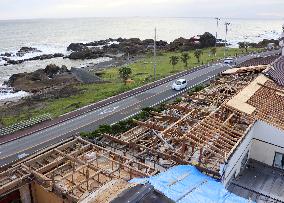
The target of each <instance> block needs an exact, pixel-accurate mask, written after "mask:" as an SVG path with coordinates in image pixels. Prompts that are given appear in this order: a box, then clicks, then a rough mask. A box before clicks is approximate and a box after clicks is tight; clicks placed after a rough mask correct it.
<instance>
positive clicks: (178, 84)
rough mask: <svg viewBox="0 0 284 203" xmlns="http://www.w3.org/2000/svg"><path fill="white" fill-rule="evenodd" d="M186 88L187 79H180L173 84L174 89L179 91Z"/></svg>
mask: <svg viewBox="0 0 284 203" xmlns="http://www.w3.org/2000/svg"><path fill="white" fill-rule="evenodd" d="M186 86H187V81H186V80H185V79H178V80H176V81H175V82H174V83H173V84H172V89H173V90H177V91H179V90H182V89H184V88H186Z"/></svg>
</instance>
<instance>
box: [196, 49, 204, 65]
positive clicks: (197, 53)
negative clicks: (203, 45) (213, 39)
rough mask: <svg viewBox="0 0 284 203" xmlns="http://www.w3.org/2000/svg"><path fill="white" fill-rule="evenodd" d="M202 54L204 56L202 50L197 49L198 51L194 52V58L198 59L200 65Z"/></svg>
mask: <svg viewBox="0 0 284 203" xmlns="http://www.w3.org/2000/svg"><path fill="white" fill-rule="evenodd" d="M201 54H203V52H202V50H201V49H196V50H195V51H194V56H195V57H196V59H197V61H198V63H200V56H201Z"/></svg>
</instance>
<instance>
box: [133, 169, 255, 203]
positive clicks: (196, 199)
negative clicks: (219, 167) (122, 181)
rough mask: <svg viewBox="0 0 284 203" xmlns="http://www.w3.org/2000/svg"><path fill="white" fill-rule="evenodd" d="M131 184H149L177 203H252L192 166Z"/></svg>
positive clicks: (137, 180) (134, 180)
mask: <svg viewBox="0 0 284 203" xmlns="http://www.w3.org/2000/svg"><path fill="white" fill-rule="evenodd" d="M130 182H131V183H138V184H145V183H150V184H151V185H153V186H154V188H155V189H156V190H158V191H160V192H161V193H163V194H164V195H165V196H167V197H168V198H170V199H172V200H173V201H175V202H178V203H189V202H190V203H203V202H204V203H211V202H212V203H215V202H218V203H219V202H220V203H221V202H222V203H233V202H234V203H236V202H238V203H243V202H252V201H249V200H247V199H244V198H242V197H239V196H237V195H235V194H232V193H230V192H229V191H228V190H226V189H225V187H224V186H223V185H222V183H220V182H218V181H217V180H215V179H213V178H211V177H209V176H206V175H205V174H203V173H201V172H200V171H199V170H198V169H196V168H195V167H194V166H190V165H186V166H184V165H181V166H175V167H172V168H170V169H169V170H167V171H165V172H163V173H159V174H158V175H155V176H152V177H149V178H142V179H139V178H136V179H132V180H131V181H130Z"/></svg>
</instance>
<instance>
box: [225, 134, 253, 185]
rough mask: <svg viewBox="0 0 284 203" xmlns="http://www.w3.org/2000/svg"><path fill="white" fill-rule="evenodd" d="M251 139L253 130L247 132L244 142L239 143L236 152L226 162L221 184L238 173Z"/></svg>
mask: <svg viewBox="0 0 284 203" xmlns="http://www.w3.org/2000/svg"><path fill="white" fill-rule="evenodd" d="M252 138H253V129H251V130H250V131H249V133H248V134H247V135H246V136H245V138H244V140H243V141H242V142H241V143H240V145H239V146H238V148H237V149H236V151H235V152H234V153H233V155H232V156H231V157H230V159H229V160H228V162H227V164H226V166H225V171H224V174H223V176H222V182H223V183H224V184H225V185H226V184H227V183H228V182H229V181H230V180H231V179H232V178H234V177H235V176H237V175H238V174H239V173H240V170H241V163H242V160H243V159H244V158H245V156H246V154H247V153H249V150H250V147H251V142H252Z"/></svg>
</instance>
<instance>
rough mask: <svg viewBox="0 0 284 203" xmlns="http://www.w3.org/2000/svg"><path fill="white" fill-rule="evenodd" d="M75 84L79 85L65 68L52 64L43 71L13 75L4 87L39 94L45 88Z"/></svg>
mask: <svg viewBox="0 0 284 203" xmlns="http://www.w3.org/2000/svg"><path fill="white" fill-rule="evenodd" d="M77 83H79V81H78V80H77V79H76V77H75V76H74V75H73V74H72V73H71V72H70V71H69V70H68V69H67V67H66V66H62V67H58V66H56V65H54V64H51V65H48V66H46V68H45V69H38V70H36V71H34V72H32V73H18V74H14V75H12V76H11V77H10V78H9V80H8V81H7V82H5V84H6V85H8V86H10V87H13V88H15V90H23V91H27V92H32V93H36V92H39V91H41V90H43V89H46V88H51V87H56V86H66V85H70V84H77Z"/></svg>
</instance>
